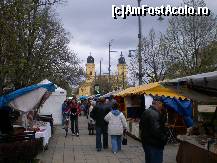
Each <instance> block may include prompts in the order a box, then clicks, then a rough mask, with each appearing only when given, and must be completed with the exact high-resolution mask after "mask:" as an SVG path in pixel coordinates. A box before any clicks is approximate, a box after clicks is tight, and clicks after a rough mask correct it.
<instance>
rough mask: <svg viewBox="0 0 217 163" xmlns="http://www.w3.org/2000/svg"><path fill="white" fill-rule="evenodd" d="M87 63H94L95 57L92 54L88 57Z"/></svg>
mask: <svg viewBox="0 0 217 163" xmlns="http://www.w3.org/2000/svg"><path fill="white" fill-rule="evenodd" d="M87 63H94V58H93V57H92V56H91V55H90V56H88V57H87Z"/></svg>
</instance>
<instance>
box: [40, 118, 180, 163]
mask: <svg viewBox="0 0 217 163" xmlns="http://www.w3.org/2000/svg"><path fill="white" fill-rule="evenodd" d="M79 128H80V130H79V131H80V136H79V137H76V136H72V134H71V131H69V133H68V136H67V137H66V138H65V132H64V130H63V129H62V126H55V132H54V135H53V136H52V138H51V139H50V141H49V147H48V150H46V151H44V152H42V153H40V154H39V155H38V156H37V159H40V160H41V161H42V163H145V161H144V159H145V154H144V151H143V149H142V145H141V143H140V142H138V141H137V140H134V139H132V138H130V137H128V145H126V146H122V150H121V151H120V152H118V153H117V154H115V155H114V154H113V153H112V151H111V145H110V144H109V148H108V149H103V150H102V151H100V152H97V151H96V148H95V141H96V136H95V135H88V130H87V119H86V118H85V117H79ZM110 141H111V140H110V137H109V143H110ZM177 149H178V145H167V146H166V147H165V150H164V163H175V162H176V159H175V158H176V153H177Z"/></svg>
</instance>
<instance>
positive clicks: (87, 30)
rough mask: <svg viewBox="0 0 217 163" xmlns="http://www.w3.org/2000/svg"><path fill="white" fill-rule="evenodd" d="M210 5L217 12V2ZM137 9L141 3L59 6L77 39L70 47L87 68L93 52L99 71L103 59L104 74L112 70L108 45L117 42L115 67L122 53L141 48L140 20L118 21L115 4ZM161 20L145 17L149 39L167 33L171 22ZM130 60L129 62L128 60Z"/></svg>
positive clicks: (98, 0)
mask: <svg viewBox="0 0 217 163" xmlns="http://www.w3.org/2000/svg"><path fill="white" fill-rule="evenodd" d="M181 3H182V0H154V1H153V0H142V4H147V5H149V6H153V7H155V6H161V5H167V4H170V5H172V6H177V7H178V6H180V5H181ZM206 3H207V6H208V7H209V8H210V9H212V10H213V11H214V12H215V13H216V12H217V1H213V0H206ZM114 4H115V5H118V6H120V5H122V4H123V5H127V4H130V5H132V6H137V0H91V1H90V0H78V1H75V0H68V2H67V3H65V4H63V5H60V6H57V12H58V13H59V17H60V18H61V19H62V23H63V24H64V27H65V28H66V30H67V31H69V32H70V33H71V35H72V36H73V39H72V40H71V43H70V48H71V49H72V50H75V51H76V52H77V53H78V55H79V57H80V58H81V60H83V62H84V63H83V65H85V62H86V58H87V56H88V55H89V52H90V51H91V52H92V54H93V56H94V57H95V60H96V64H97V65H96V66H97V70H99V60H100V59H101V58H103V66H102V67H103V71H107V69H108V42H109V40H111V39H114V42H113V44H112V49H114V50H118V51H119V53H117V54H111V61H112V62H111V63H112V68H113V69H114V68H115V67H116V65H117V59H118V57H119V55H120V51H123V53H124V55H125V57H127V54H128V50H129V49H136V48H137V45H138V38H137V34H138V18H137V17H127V19H126V20H123V19H121V18H119V19H117V20H114V19H113V18H112V5H114ZM157 18H158V17H151V16H146V17H142V18H141V19H142V33H143V36H146V35H147V34H148V32H149V31H150V30H151V28H154V29H155V31H156V32H165V30H166V28H167V25H168V19H167V18H166V19H165V20H164V21H161V22H160V21H158V20H157ZM126 60H127V61H128V59H127V58H126Z"/></svg>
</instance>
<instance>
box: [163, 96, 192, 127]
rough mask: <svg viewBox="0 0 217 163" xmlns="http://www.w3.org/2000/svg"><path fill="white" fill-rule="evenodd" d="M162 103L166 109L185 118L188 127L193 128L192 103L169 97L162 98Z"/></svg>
mask: <svg viewBox="0 0 217 163" xmlns="http://www.w3.org/2000/svg"><path fill="white" fill-rule="evenodd" d="M162 101H163V103H164V105H165V106H166V108H169V109H172V110H174V111H175V112H176V113H178V114H179V115H181V116H183V118H184V122H185V124H186V126H187V127H191V126H192V125H193V119H192V103H191V101H189V100H178V99H176V98H167V97H162Z"/></svg>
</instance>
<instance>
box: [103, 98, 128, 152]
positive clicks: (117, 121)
mask: <svg viewBox="0 0 217 163" xmlns="http://www.w3.org/2000/svg"><path fill="white" fill-rule="evenodd" d="M104 119H105V121H107V122H108V123H109V124H108V132H109V134H110V135H111V144H112V152H113V153H114V154H116V153H117V152H118V151H120V150H121V137H122V135H123V133H126V130H127V122H126V118H125V116H124V114H123V113H122V112H120V111H119V110H118V104H117V102H115V103H113V105H112V111H110V112H109V113H108V114H107V115H106V116H105V118H104Z"/></svg>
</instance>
